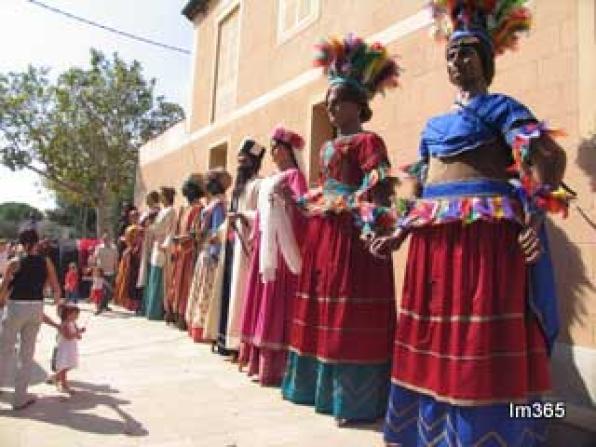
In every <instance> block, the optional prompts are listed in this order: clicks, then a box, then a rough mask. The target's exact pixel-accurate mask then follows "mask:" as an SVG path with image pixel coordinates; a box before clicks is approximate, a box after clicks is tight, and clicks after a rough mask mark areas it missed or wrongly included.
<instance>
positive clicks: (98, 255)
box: [93, 242, 118, 275]
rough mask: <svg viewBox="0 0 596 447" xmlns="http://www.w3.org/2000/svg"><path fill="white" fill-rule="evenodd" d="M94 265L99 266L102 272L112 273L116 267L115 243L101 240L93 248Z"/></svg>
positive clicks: (116, 251) (116, 250)
mask: <svg viewBox="0 0 596 447" xmlns="http://www.w3.org/2000/svg"><path fill="white" fill-rule="evenodd" d="M93 257H94V258H95V265H96V266H97V267H101V268H102V270H103V272H104V274H106V275H113V274H114V273H116V270H117V269H118V249H117V248H116V245H114V244H110V245H106V244H104V243H103V242H102V243H101V244H99V245H98V246H97V247H96V248H95V253H94V255H93Z"/></svg>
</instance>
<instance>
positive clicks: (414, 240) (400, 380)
mask: <svg viewBox="0 0 596 447" xmlns="http://www.w3.org/2000/svg"><path fill="white" fill-rule="evenodd" d="M518 233H519V226H518V225H517V224H516V223H513V222H510V221H505V220H503V221H501V222H496V223H494V222H485V221H477V222H474V223H472V224H469V225H464V224H462V223H460V222H456V223H451V224H445V225H438V226H432V227H423V228H416V229H414V230H413V231H412V235H411V241H410V251H409V255H408V263H407V267H406V272H405V280H404V288H403V298H402V302H401V309H400V311H399V323H398V328H397V332H396V338H395V346H394V362H393V373H392V380H393V382H394V383H396V384H399V385H401V386H404V387H406V388H409V389H412V390H415V391H419V392H422V393H424V394H429V395H432V396H433V397H435V398H436V399H437V400H442V401H447V402H451V403H455V404H462V405H474V404H477V405H479V404H483V403H494V402H508V401H512V400H520V399H526V398H527V397H528V396H531V395H537V394H542V393H544V392H545V391H547V390H548V389H549V386H550V378H549V369H548V358H547V351H546V345H545V340H544V337H543V335H542V333H541V331H540V327H539V325H538V322H537V320H536V318H535V317H534V315H533V314H532V312H531V311H530V310H529V307H528V301H527V293H526V292H527V281H526V278H527V268H526V264H525V262H524V258H523V255H522V253H521V250H520V248H519V244H518V242H517V237H518Z"/></svg>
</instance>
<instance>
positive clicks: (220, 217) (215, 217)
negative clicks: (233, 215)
mask: <svg viewBox="0 0 596 447" xmlns="http://www.w3.org/2000/svg"><path fill="white" fill-rule="evenodd" d="M225 218H226V214H225V212H224V209H223V205H221V204H220V205H217V206H216V207H215V208H214V209H213V212H212V213H211V228H210V229H211V231H212V232H216V231H217V229H218V228H219V226H220V225H221V224H222V223H223V221H224V219H225Z"/></svg>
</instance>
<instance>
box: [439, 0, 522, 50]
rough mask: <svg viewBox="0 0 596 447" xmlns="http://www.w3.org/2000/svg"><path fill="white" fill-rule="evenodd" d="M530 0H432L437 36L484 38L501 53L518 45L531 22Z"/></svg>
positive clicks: (440, 37) (492, 48)
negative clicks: (527, 5) (520, 37)
mask: <svg viewBox="0 0 596 447" xmlns="http://www.w3.org/2000/svg"><path fill="white" fill-rule="evenodd" d="M527 2H528V0H431V2H430V8H431V11H432V15H433V19H434V22H435V24H434V30H433V31H434V32H433V33H434V36H435V37H436V38H438V39H448V40H455V39H461V38H463V37H467V36H473V37H476V38H479V39H481V40H482V41H484V42H485V43H486V44H488V45H489V47H490V48H491V50H492V52H493V54H496V55H499V54H502V53H503V52H505V51H506V50H508V49H514V48H515V47H516V45H517V41H518V38H519V33H520V32H522V31H528V30H529V29H530V26H531V23H532V15H531V13H530V10H529V9H528V8H527V7H526V6H525V4H526V3H527Z"/></svg>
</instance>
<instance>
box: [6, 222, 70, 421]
mask: <svg viewBox="0 0 596 447" xmlns="http://www.w3.org/2000/svg"><path fill="white" fill-rule="evenodd" d="M38 241H39V237H38V235H37V232H36V231H35V230H34V229H26V230H24V231H21V233H20V234H19V242H20V243H21V244H22V246H23V249H24V255H23V256H22V257H20V258H14V259H12V260H11V261H10V263H9V264H8V267H7V269H6V276H5V278H4V281H3V282H2V286H1V287H0V307H4V305H5V304H6V309H5V312H4V316H3V318H2V321H0V385H2V384H3V383H4V379H5V378H6V375H7V373H8V371H10V370H11V369H12V368H13V367H14V363H13V362H14V360H15V359H14V356H13V355H12V354H13V352H14V347H15V344H16V341H17V335H19V340H20V343H19V360H20V362H19V366H18V370H17V377H16V383H15V394H14V401H13V408H14V409H15V410H19V409H22V408H25V407H27V406H28V405H30V404H32V403H34V402H35V397H34V396H32V395H28V394H27V386H28V385H29V380H30V377H31V368H32V366H33V355H34V353H35V343H36V341H37V333H38V332H39V327H40V325H41V323H42V321H43V322H45V323H48V324H50V325H52V326H54V327H57V325H56V323H54V322H53V321H52V320H51V319H49V318H47V317H46V316H45V315H44V313H43V290H44V288H45V286H46V285H50V286H51V287H52V289H53V291H54V302H55V304H56V305H58V303H59V302H60V300H61V289H60V283H59V282H58V278H57V276H56V270H55V269H54V264H52V261H50V260H49V259H48V258H46V257H45V256H41V255H39V254H38V252H37V243H38Z"/></svg>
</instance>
